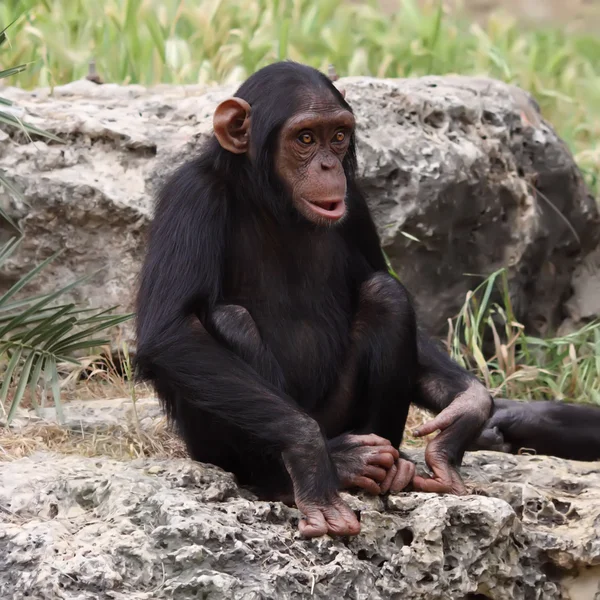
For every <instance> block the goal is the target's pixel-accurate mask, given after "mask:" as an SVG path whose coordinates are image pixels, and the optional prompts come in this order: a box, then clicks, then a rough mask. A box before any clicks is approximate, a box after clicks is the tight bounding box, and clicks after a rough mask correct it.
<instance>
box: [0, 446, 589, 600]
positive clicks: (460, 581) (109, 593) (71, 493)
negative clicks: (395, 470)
mask: <svg viewBox="0 0 600 600" xmlns="http://www.w3.org/2000/svg"><path fill="white" fill-rule="evenodd" d="M464 472H465V477H466V478H467V480H468V482H469V484H470V486H471V489H472V492H473V495H470V496H467V497H462V498H459V497H450V496H447V497H441V496H436V495H429V494H417V493H408V494H399V495H395V496H390V497H389V498H387V499H380V498H376V499H369V498H364V497H360V496H351V495H345V497H346V499H347V500H348V501H349V502H350V504H351V506H352V507H353V508H354V509H355V510H357V511H359V512H360V519H361V525H362V532H361V533H360V535H358V536H356V537H354V538H352V539H338V540H335V539H332V538H330V537H323V538H320V539H316V540H303V539H302V538H301V537H300V536H299V534H298V533H297V519H298V513H297V511H296V510H295V509H293V508H289V507H287V506H284V505H283V504H280V503H270V502H258V501H256V500H254V499H253V497H252V496H251V495H250V494H249V493H248V492H246V491H243V490H240V489H239V488H238V487H237V486H236V484H235V482H234V479H233V477H232V476H231V475H230V474H228V473H225V472H223V471H221V470H220V469H217V468H215V467H211V466H207V465H201V464H197V463H193V462H192V461H189V460H184V459H179V460H157V459H139V460H136V461H133V462H119V461H115V460H112V459H107V458H83V457H77V456H64V455H63V456H61V455H54V454H49V453H39V454H35V455H33V456H30V457H27V458H23V459H19V460H16V461H14V462H5V463H0V597H1V598H7V599H8V598H10V599H11V600H25V599H28V600H38V599H39V600H88V599H89V600H105V599H106V600H108V599H111V600H113V599H117V600H121V599H122V600H124V599H128V600H161V599H163V598H164V599H167V598H169V599H176V600H188V599H190V600H191V599H198V598H204V599H209V600H221V599H223V600H225V599H257V600H258V599H274V600H275V599H276V600H286V599H300V598H316V599H319V598H323V599H331V598H336V599H337V598H340V599H341V598H349V599H356V600H359V599H365V600H366V599H369V600H370V599H374V600H375V599H386V600H387V599H394V600H401V599H402V600H404V599H419V600H448V599H457V600H467V599H469V600H482V599H486V598H490V599H494V600H521V599H527V600H529V599H539V600H553V599H558V598H561V599H568V598H570V599H571V600H593V599H595V598H597V597H598V594H600V566H599V565H600V493H599V490H600V474H599V473H598V466H597V465H593V464H588V465H586V464H583V463H568V462H567V461H563V460H558V459H551V458H541V457H527V456H507V455H500V454H496V453H489V452H480V453H474V454H472V455H469V456H468V457H467V461H466V466H465V469H464Z"/></svg>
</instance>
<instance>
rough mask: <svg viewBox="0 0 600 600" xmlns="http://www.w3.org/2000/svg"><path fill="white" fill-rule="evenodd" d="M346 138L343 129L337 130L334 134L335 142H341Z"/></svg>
mask: <svg viewBox="0 0 600 600" xmlns="http://www.w3.org/2000/svg"><path fill="white" fill-rule="evenodd" d="M345 139H346V134H345V133H344V132H343V131H338V132H337V133H336V134H335V141H336V142H343V141H344V140H345Z"/></svg>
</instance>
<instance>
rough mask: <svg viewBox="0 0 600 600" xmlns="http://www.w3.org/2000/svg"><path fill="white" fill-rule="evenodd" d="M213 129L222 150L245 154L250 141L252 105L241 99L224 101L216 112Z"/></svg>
mask: <svg viewBox="0 0 600 600" xmlns="http://www.w3.org/2000/svg"><path fill="white" fill-rule="evenodd" d="M213 129H214V132H215V136H216V138H217V140H218V141H219V144H221V147H222V148H224V149H225V150H228V151H229V152H233V153H234V154H244V152H247V151H248V148H249V141H250V105H249V104H248V103H247V102H246V101H245V100H242V99H241V98H229V99H228V100H224V101H223V102H221V104H219V106H217V108H216V110H215V114H214V116H213Z"/></svg>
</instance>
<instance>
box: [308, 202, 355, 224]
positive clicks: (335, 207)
mask: <svg viewBox="0 0 600 600" xmlns="http://www.w3.org/2000/svg"><path fill="white" fill-rule="evenodd" d="M302 199H303V200H304V202H306V204H307V205H308V206H309V207H310V209H311V210H312V211H313V212H314V213H315V214H317V215H319V216H320V217H325V218H326V219H330V220H332V221H337V220H338V219H340V218H341V217H342V216H343V215H344V213H345V212H346V203H345V202H344V200H343V199H340V200H317V201H314V202H310V201H308V200H305V199H304V198H302Z"/></svg>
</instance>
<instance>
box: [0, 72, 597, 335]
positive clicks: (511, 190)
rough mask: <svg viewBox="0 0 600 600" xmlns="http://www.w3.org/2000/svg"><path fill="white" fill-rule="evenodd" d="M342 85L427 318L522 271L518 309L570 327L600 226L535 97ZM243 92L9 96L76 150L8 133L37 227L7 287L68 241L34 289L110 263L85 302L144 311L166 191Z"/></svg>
mask: <svg viewBox="0 0 600 600" xmlns="http://www.w3.org/2000/svg"><path fill="white" fill-rule="evenodd" d="M338 83H339V85H341V86H343V87H344V88H345V89H346V91H347V99H348V100H349V102H350V103H351V105H352V107H353V109H354V110H355V112H356V115H357V117H358V151H359V162H360V168H359V178H360V182H361V184H362V185H363V187H364V189H365V191H366V192H367V194H368V198H369V204H370V206H371V208H372V210H373V213H374V216H375V219H376V222H377V225H378V228H379V231H380V234H381V236H382V241H383V243H384V245H385V248H386V250H387V252H388V254H389V255H390V258H391V260H392V264H393V265H394V267H395V268H396V270H397V271H398V273H399V275H400V276H401V278H402V279H403V280H404V282H405V283H406V284H407V285H408V287H409V289H410V290H411V291H412V293H413V294H414V296H415V297H416V299H417V301H418V305H419V308H420V313H421V314H422V316H423V320H424V322H426V323H427V324H429V325H430V326H431V327H432V329H433V330H434V331H437V332H440V331H445V327H446V319H447V318H448V317H451V316H454V315H455V314H456V312H457V310H458V307H459V306H460V305H461V304H462V302H463V300H464V296H465V293H466V292H467V291H468V290H469V289H472V288H473V287H474V285H475V284H476V283H478V282H479V279H477V278H475V279H474V278H473V277H472V276H471V275H470V274H480V275H487V274H489V273H490V272H492V271H493V270H495V269H497V268H499V267H502V266H508V267H509V268H510V280H511V293H512V295H513V299H514V302H515V309H516V314H517V317H518V318H520V319H522V320H524V321H525V323H526V324H527V325H529V326H530V327H532V329H533V330H539V331H541V332H543V331H545V330H546V329H547V328H549V327H550V328H554V327H555V326H557V325H558V323H559V322H560V320H561V319H562V315H563V313H564V310H566V309H567V308H568V307H565V300H567V299H568V298H569V296H570V294H571V285H572V274H573V272H574V270H575V269H576V268H577V266H578V265H579V264H580V262H581V261H582V259H583V258H584V257H585V256H587V255H588V254H589V253H590V251H591V250H592V249H593V248H594V247H595V246H596V245H597V242H598V236H599V235H600V230H599V229H598V227H597V225H598V211H597V207H596V204H595V202H594V200H593V198H592V197H591V195H590V194H589V192H588V190H587V188H586V186H585V185H584V183H583V181H582V178H581V174H580V173H579V171H578V169H577V168H576V166H575V164H574V162H573V158H572V156H571V154H570V153H569V151H568V149H567V148H566V146H565V144H564V143H563V142H562V141H561V140H560V139H559V138H558V137H557V135H556V133H555V132H554V130H553V129H552V127H551V125H550V124H548V123H547V122H545V121H544V120H543V119H542V118H541V117H540V115H539V113H538V111H537V108H536V105H535V103H534V101H533V100H532V99H531V98H530V97H529V96H527V95H526V94H525V93H523V92H522V91H521V90H519V89H517V88H514V87H511V86H508V85H505V84H503V83H501V82H498V81H494V80H490V79H483V78H470V77H459V76H448V77H433V76H432V77H424V78H420V79H399V80H378V79H373V78H347V79H342V80H340V81H339V82H338ZM234 90H235V86H228V87H223V88H210V89H207V88H201V87H198V86H160V87H156V88H151V89H146V88H144V87H141V86H135V85H132V86H123V87H120V86H117V85H112V84H107V85H102V86H97V85H95V84H93V83H91V82H87V81H78V82H74V83H71V84H68V85H65V86H61V87H57V88H55V89H54V90H53V91H52V93H50V91H49V90H37V91H34V92H25V91H22V90H18V89H14V88H6V89H3V90H2V95H3V96H6V97H7V98H9V99H11V100H14V101H15V102H16V103H17V107H18V110H17V114H19V116H22V117H24V118H26V119H27V120H28V121H29V122H31V123H33V124H35V125H37V126H40V127H42V128H45V129H47V130H50V131H52V132H54V133H56V134H59V135H60V136H61V137H62V138H63V139H64V140H65V141H66V142H67V144H66V145H60V144H57V143H53V142H51V143H47V142H45V141H43V140H40V139H37V140H35V142H31V141H29V140H28V139H27V138H26V137H25V136H24V135H23V134H21V133H19V132H15V131H14V130H9V129H0V169H2V170H3V171H4V172H5V174H6V175H7V176H8V177H9V178H10V179H11V180H12V181H13V182H14V183H15V184H16V185H18V186H20V187H21V189H22V190H23V191H24V193H25V197H26V200H27V205H25V204H23V205H21V204H19V203H18V202H15V201H14V200H12V199H10V198H9V196H8V195H7V194H5V193H0V203H1V204H2V205H3V206H4V207H5V208H6V210H7V211H8V212H9V214H10V215H12V216H13V218H15V219H16V220H17V221H19V223H20V224H21V226H22V227H23V228H24V230H25V233H26V238H25V240H24V242H23V244H22V247H21V248H20V250H19V251H18V252H17V253H16V254H15V255H14V257H13V258H12V259H11V262H10V263H9V265H8V269H7V270H6V272H5V273H3V274H2V276H1V277H0V291H2V289H6V287H7V286H8V285H10V284H11V283H12V282H13V281H14V280H15V279H16V278H17V277H18V276H19V275H21V274H23V273H24V272H25V271H27V270H28V269H30V268H32V267H33V266H34V265H36V264H38V263H39V261H40V260H42V259H43V258H46V257H47V256H49V255H50V254H51V253H53V252H54V251H56V249H58V248H63V249H64V253H63V254H62V255H61V256H60V257H59V258H58V259H57V260H56V261H55V262H54V263H52V265H50V266H49V267H48V268H47V269H46V270H45V271H44V272H43V273H42V274H41V275H40V276H39V277H37V278H36V280H35V282H33V283H32V284H30V285H29V286H28V288H27V290H26V291H27V292H35V291H38V290H49V289H54V288H55V287H56V286H57V285H60V284H64V283H67V282H70V281H72V280H73V277H74V276H75V275H84V274H89V273H91V272H93V271H95V270H96V269H102V271H101V272H100V273H99V274H98V275H96V276H95V277H94V278H93V279H92V280H90V281H88V282H86V283H85V284H84V285H82V286H80V287H78V288H76V289H75V290H74V291H73V292H72V294H71V296H72V297H73V298H75V299H76V300H78V301H81V302H83V303H85V304H88V305H91V306H103V307H104V306H109V305H114V304H118V305H121V306H122V307H124V308H127V309H129V308H131V300H132V297H133V292H134V289H135V285H136V275H137V272H138V268H139V265H140V260H141V257H142V253H143V249H144V233H145V231H146V228H147V225H148V223H149V220H150V218H151V209H152V194H153V192H154V191H155V189H156V186H157V184H158V183H159V182H160V181H161V180H162V179H163V178H164V176H165V175H166V174H167V173H168V172H170V171H171V170H172V169H173V168H174V167H175V166H176V165H177V164H180V163H181V162H182V161H183V160H185V159H187V158H189V157H190V156H193V155H194V154H195V153H196V152H198V150H199V149H200V147H201V144H202V143H203V142H204V141H205V140H206V138H207V136H208V135H209V134H210V133H211V130H212V112H213V109H214V107H215V106H216V104H217V103H218V102H219V101H220V100H222V99H224V98H225V97H227V96H228V95H230V94H232V93H233V92H234ZM20 109H22V112H19V110H20ZM0 234H2V235H3V236H4V237H6V236H7V235H8V231H6V230H5V231H4V233H2V231H0ZM404 234H408V235H409V236H413V237H416V238H417V239H418V240H419V241H414V239H411V238H410V237H407V236H406V235H404ZM569 306H571V305H569ZM579 312H581V311H579ZM573 313H574V318H575V316H576V314H578V308H577V306H575V308H574V309H573ZM130 325H131V324H129V325H127V327H128V328H129V327H130ZM125 335H126V336H129V335H130V331H129V329H127V330H126V332H125Z"/></svg>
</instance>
